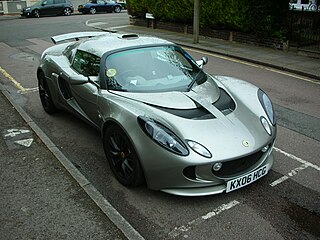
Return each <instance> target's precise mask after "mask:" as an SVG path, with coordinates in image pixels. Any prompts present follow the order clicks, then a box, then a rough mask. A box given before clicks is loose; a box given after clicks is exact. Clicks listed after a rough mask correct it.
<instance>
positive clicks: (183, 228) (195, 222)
mask: <svg viewBox="0 0 320 240" xmlns="http://www.w3.org/2000/svg"><path fill="white" fill-rule="evenodd" d="M238 204H239V202H238V201H236V200H233V201H231V202H229V203H227V204H222V205H221V206H219V207H217V208H215V209H213V210H212V211H211V212H209V213H207V214H206V215H203V216H201V217H198V218H196V219H195V220H192V221H191V222H188V224H187V225H186V226H184V225H183V226H180V227H175V228H174V229H173V230H172V231H171V232H169V234H168V235H169V237H172V238H175V237H178V236H179V235H180V234H181V233H185V232H187V231H189V230H190V229H191V228H192V226H197V225H199V224H201V223H203V222H205V221H206V220H208V219H210V218H212V217H214V216H216V215H218V214H220V213H222V212H224V211H226V210H228V209H230V208H233V207H234V206H236V205H238Z"/></svg>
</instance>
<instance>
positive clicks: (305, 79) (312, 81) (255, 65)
mask: <svg viewBox="0 0 320 240" xmlns="http://www.w3.org/2000/svg"><path fill="white" fill-rule="evenodd" d="M184 49H186V50H188V51H191V52H196V53H201V54H206V55H209V56H212V57H216V58H220V59H224V60H228V61H232V62H236V63H241V64H244V65H248V66H251V67H255V68H261V69H264V70H268V71H270V72H274V73H279V74H282V75H285V76H288V77H293V78H296V79H299V80H303V81H306V82H310V83H314V84H319V85H320V82H319V81H316V80H311V79H309V78H306V77H301V76H298V75H295V74H292V73H288V72H285V71H281V70H277V69H274V68H270V67H265V66H261V65H258V64H254V63H249V62H245V61H242V60H238V59H235V58H231V57H226V56H222V55H218V54H214V53H209V52H205V51H201V50H196V49H193V48H186V47H184Z"/></svg>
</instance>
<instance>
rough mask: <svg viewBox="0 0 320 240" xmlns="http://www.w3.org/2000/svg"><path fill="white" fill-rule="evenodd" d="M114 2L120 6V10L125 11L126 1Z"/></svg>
mask: <svg viewBox="0 0 320 240" xmlns="http://www.w3.org/2000/svg"><path fill="white" fill-rule="evenodd" d="M116 2H117V3H119V4H120V5H121V7H122V9H127V2H126V1H121V2H120V1H119V0H117V1H116Z"/></svg>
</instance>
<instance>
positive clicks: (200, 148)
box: [187, 140, 212, 158]
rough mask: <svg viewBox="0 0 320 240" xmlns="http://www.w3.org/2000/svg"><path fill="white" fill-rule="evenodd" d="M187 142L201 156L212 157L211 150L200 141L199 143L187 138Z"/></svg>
mask: <svg viewBox="0 0 320 240" xmlns="http://www.w3.org/2000/svg"><path fill="white" fill-rule="evenodd" d="M187 143H188V145H189V147H190V148H191V149H192V150H193V151H195V152H196V153H198V154H200V155H201V156H203V157H206V158H211V157H212V155H211V153H210V152H209V150H208V149H206V148H205V147H204V146H202V145H201V144H200V143H197V142H195V141H192V140H187Z"/></svg>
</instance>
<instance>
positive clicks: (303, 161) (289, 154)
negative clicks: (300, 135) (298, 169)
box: [273, 147, 320, 171]
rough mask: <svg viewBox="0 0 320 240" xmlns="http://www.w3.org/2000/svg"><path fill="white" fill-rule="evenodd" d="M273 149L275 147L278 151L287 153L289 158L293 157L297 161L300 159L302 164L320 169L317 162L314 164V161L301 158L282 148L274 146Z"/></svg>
mask: <svg viewBox="0 0 320 240" xmlns="http://www.w3.org/2000/svg"><path fill="white" fill-rule="evenodd" d="M273 149H274V150H275V151H276V152H279V153H282V154H283V155H285V156H287V157H289V158H291V159H293V160H296V161H298V162H300V163H302V164H306V165H308V166H309V167H312V168H314V169H316V170H318V171H320V167H319V166H317V165H316V164H313V163H311V162H308V161H306V160H303V159H301V158H299V157H296V156H295V155H293V154H291V153H287V152H285V151H283V150H281V149H280V148H277V147H274V148H273Z"/></svg>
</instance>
